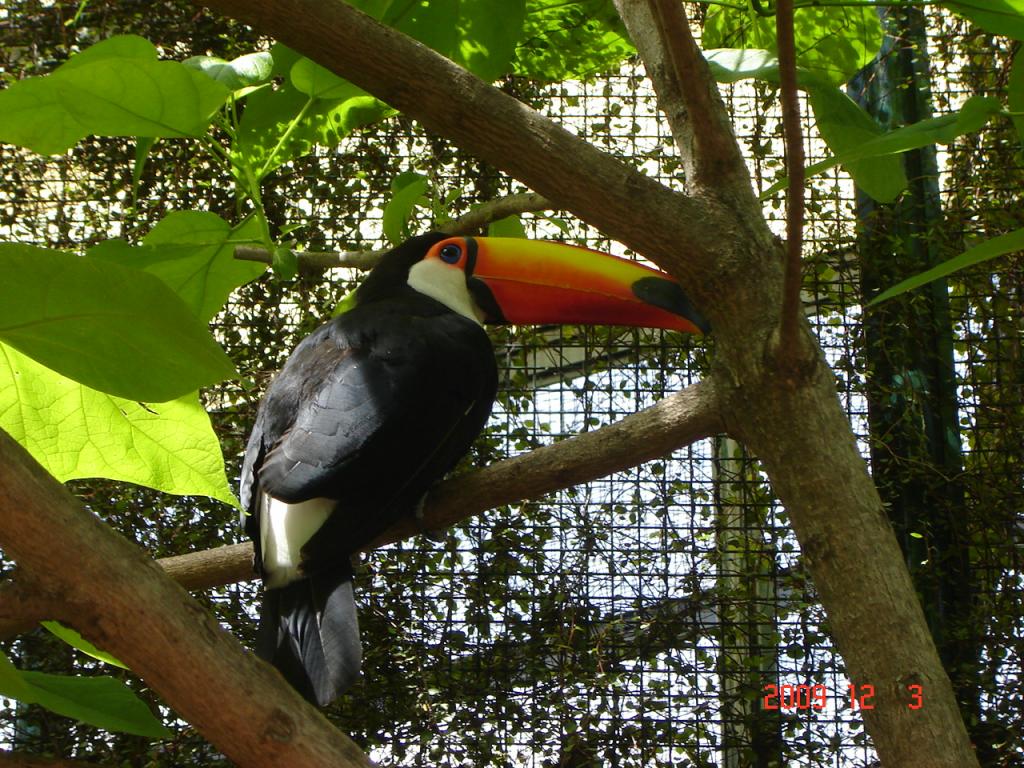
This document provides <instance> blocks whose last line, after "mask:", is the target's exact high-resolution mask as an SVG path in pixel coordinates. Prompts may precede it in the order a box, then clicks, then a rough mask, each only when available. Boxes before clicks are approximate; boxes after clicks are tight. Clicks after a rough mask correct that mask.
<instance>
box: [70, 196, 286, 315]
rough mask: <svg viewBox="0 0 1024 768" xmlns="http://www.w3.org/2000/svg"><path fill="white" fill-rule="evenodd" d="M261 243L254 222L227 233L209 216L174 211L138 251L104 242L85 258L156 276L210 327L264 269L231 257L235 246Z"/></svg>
mask: <svg viewBox="0 0 1024 768" xmlns="http://www.w3.org/2000/svg"><path fill="white" fill-rule="evenodd" d="M260 241H261V240H260V227H259V223H258V222H257V221H256V219H255V218H254V217H249V218H247V219H246V220H245V221H244V222H242V223H241V224H240V225H238V226H237V227H235V228H234V229H232V228H231V226H230V225H229V224H228V223H227V222H226V221H224V220H223V219H222V218H220V217H219V216H217V215H216V214H213V213H207V212H204V211H173V212H171V213H169V214H167V216H166V217H164V219H163V220H161V221H160V222H159V223H158V224H157V225H156V226H155V227H153V229H152V230H151V231H150V232H149V234H148V235H146V236H145V237H144V238H142V245H141V246H134V247H133V246H131V245H129V244H128V243H126V242H124V241H123V240H107V241H104V242H102V243H99V244H98V245H95V246H93V247H92V248H90V249H89V251H88V252H87V255H88V256H89V257H90V258H95V259H101V260H104V261H108V262H116V263H118V264H122V265H124V266H126V267H134V268H136V269H142V270H145V271H146V272H149V273H151V274H153V275H156V276H157V277H159V278H160V279H161V280H162V281H163V282H164V283H166V284H167V285H168V286H169V287H170V288H171V289H172V290H173V291H174V292H175V293H177V294H178V296H179V297H181V300H182V301H184V302H185V306H187V307H188V308H189V310H190V311H191V312H192V314H193V315H194V316H195V317H197V318H198V319H199V320H202V321H203V322H209V320H211V319H212V318H213V316H214V315H216V314H217V313H218V312H219V311H220V310H221V308H222V307H223V306H224V304H225V302H226V301H227V298H228V296H229V295H230V294H231V292H232V291H234V290H235V289H236V288H238V287H239V286H241V285H245V284H246V283H248V282H250V281H251V280H255V279H256V278H257V277H259V276H260V275H262V274H263V272H264V271H265V270H266V265H264V264H259V263H257V262H252V261H241V260H239V259H236V258H235V257H234V251H235V246H237V245H245V244H249V243H253V244H257V243H259V242H260Z"/></svg>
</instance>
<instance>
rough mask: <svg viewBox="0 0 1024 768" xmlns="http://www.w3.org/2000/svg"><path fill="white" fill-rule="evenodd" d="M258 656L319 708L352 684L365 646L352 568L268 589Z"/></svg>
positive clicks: (258, 636)
mask: <svg viewBox="0 0 1024 768" xmlns="http://www.w3.org/2000/svg"><path fill="white" fill-rule="evenodd" d="M256 653H257V654H258V655H259V656H260V657H261V658H263V659H266V660H267V661H269V662H270V663H271V664H273V665H274V666H275V667H277V668H278V669H279V670H280V671H281V674H282V675H284V677H285V679H286V680H287V681H288V682H289V683H291V684H292V686H293V687H294V688H295V689H296V690H297V691H298V692H299V693H301V694H302V695H303V696H304V697H306V699H308V700H309V701H311V702H315V703H316V704H318V705H319V706H321V707H323V706H326V705H327V704H330V703H331V702H332V701H334V699H336V698H337V697H338V696H339V695H340V694H341V693H343V692H344V691H345V689H347V688H348V687H349V686H350V685H352V683H354V682H355V680H356V677H358V675H359V665H360V662H361V660H362V646H361V645H360V643H359V623H358V620H357V618H356V605H355V599H354V597H353V594H352V571H351V569H350V568H349V567H348V565H347V564H346V565H345V567H344V568H343V569H342V570H339V571H330V572H327V573H318V574H315V575H314V576H311V577H310V578H308V579H302V580H301V581H295V582H292V583H291V584H288V585H286V586H284V587H280V588H277V589H268V590H266V591H265V592H264V595H263V606H262V608H261V609H260V628H259V633H258V635H257V638H256Z"/></svg>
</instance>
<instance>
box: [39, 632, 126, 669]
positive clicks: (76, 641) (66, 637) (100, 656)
mask: <svg viewBox="0 0 1024 768" xmlns="http://www.w3.org/2000/svg"><path fill="white" fill-rule="evenodd" d="M39 623H40V624H41V625H42V626H43V628H44V629H46V631H48V632H49V633H50V634H52V635H55V636H56V637H59V638H60V639H61V640H63V641H64V642H65V643H67V644H68V645H70V646H71V647H72V648H77V649H78V650H80V651H81V652H82V653H84V654H85V655H86V656H91V657H92V658H94V659H96V660H97V661H102V662H104V663H105V664H112V665H113V666H115V667H120V668H121V669H128V667H127V666H126V665H125V664H124V663H123V662H121V661H118V660H117V659H116V658H114V657H113V656H111V655H110V654H109V653H107V652H106V651H101V650H100V649H99V648H97V647H96V646H95V645H93V644H92V643H90V642H89V641H88V640H86V639H85V638H84V637H82V636H81V635H80V634H78V633H77V632H76V631H75V630H73V629H71V627H65V626H64V625H63V624H61V623H60V622H57V621H41V622H39Z"/></svg>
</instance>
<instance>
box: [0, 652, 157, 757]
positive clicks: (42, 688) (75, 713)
mask: <svg viewBox="0 0 1024 768" xmlns="http://www.w3.org/2000/svg"><path fill="white" fill-rule="evenodd" d="M0 655H2V654H0ZM20 678H21V685H18V686H15V689H14V690H6V689H4V688H2V687H0V695H3V696H9V697H11V698H15V699H17V700H19V701H23V702H25V703H26V704H38V705H40V706H41V707H45V708H46V709H48V710H50V711H51V712H56V713H57V714H58V715H63V716H64V717H70V718H74V719H75V720H81V721H82V722H83V723H88V724H89V725H95V726H96V727H98V728H103V729H105V730H108V731H120V732H123V733H131V734H134V735H136V736H145V737H146V738H150V739H167V738H170V737H171V732H170V731H168V730H167V729H166V728H164V726H163V725H162V724H161V723H160V721H159V720H157V719H156V718H155V717H153V713H152V712H150V711H149V707H148V706H146V703H145V702H144V701H142V700H141V699H140V698H139V697H138V696H136V695H135V694H134V693H133V692H132V690H131V689H130V688H129V687H128V686H127V685H125V684H124V683H122V682H121V681H120V680H115V679H114V678H112V677H67V676H64V675H51V674H48V673H45V672H20ZM3 680H4V677H3V675H0V686H2V683H3ZM16 694H19V695H16Z"/></svg>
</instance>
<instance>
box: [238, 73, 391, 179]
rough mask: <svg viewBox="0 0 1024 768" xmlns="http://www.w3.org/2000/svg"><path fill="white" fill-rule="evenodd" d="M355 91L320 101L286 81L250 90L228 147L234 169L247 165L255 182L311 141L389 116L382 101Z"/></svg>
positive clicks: (329, 139)
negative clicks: (274, 86) (340, 96)
mask: <svg viewBox="0 0 1024 768" xmlns="http://www.w3.org/2000/svg"><path fill="white" fill-rule="evenodd" d="M325 71H326V70H325ZM332 77H333V75H332ZM339 80H340V78H339ZM351 87H352V88H354V87H355V86H351ZM356 90H357V92H358V93H359V94H362V95H356V96H352V97H350V98H342V99H319V98H312V97H310V96H308V95H307V94H305V93H303V92H302V91H300V90H299V89H298V88H296V87H295V86H294V85H292V84H291V83H290V82H286V83H284V84H283V85H281V86H280V87H279V88H264V89H262V90H259V91H256V92H255V93H252V94H250V95H249V96H248V97H247V98H246V106H245V112H244V113H243V115H242V120H241V123H240V125H239V128H238V133H237V135H236V138H235V141H234V143H233V144H232V146H231V156H232V160H233V162H234V163H235V165H236V167H242V168H245V167H248V168H250V169H252V174H253V176H254V178H256V180H259V179H261V178H263V177H264V176H266V174H268V173H270V172H271V171H273V170H274V169H275V168H278V167H280V166H281V165H283V164H284V163H287V162H288V161H290V160H293V159H294V158H296V157H302V156H303V155H306V154H308V153H309V152H310V150H311V149H312V148H313V146H314V145H320V146H323V147H333V146H334V145H335V144H337V143H338V142H339V141H341V140H342V139H343V138H344V137H345V136H347V135H348V134H349V133H350V132H351V131H353V130H355V129H356V128H358V127H359V126H362V125H367V124H368V123H372V122H375V121H377V120H379V119H381V118H382V117H384V116H386V115H388V114H393V112H394V110H392V109H391V108H390V107H388V106H387V105H385V104H384V103H383V102H382V101H379V100H378V99H375V98H374V97H372V96H369V95H366V94H363V92H362V91H358V89H356Z"/></svg>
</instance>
